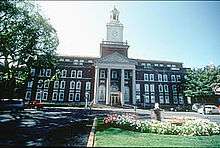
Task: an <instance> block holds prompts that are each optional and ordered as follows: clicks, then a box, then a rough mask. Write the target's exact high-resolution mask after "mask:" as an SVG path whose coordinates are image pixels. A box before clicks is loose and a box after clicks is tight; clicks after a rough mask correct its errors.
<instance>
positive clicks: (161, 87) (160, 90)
mask: <svg viewBox="0 0 220 148" xmlns="http://www.w3.org/2000/svg"><path fill="white" fill-rule="evenodd" d="M158 89H159V92H163V85H162V84H159V85H158Z"/></svg>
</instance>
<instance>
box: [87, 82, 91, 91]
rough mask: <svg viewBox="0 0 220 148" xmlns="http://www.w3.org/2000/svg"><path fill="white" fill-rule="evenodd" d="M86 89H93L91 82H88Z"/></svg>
mask: <svg viewBox="0 0 220 148" xmlns="http://www.w3.org/2000/svg"><path fill="white" fill-rule="evenodd" d="M86 90H91V82H86Z"/></svg>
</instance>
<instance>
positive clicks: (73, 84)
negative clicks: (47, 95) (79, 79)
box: [70, 81, 75, 89]
mask: <svg viewBox="0 0 220 148" xmlns="http://www.w3.org/2000/svg"><path fill="white" fill-rule="evenodd" d="M70 89H75V81H71V82H70Z"/></svg>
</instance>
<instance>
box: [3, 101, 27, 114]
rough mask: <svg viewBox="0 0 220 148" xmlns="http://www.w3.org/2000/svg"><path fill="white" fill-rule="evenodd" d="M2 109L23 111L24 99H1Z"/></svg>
mask: <svg viewBox="0 0 220 148" xmlns="http://www.w3.org/2000/svg"><path fill="white" fill-rule="evenodd" d="M0 110H2V111H22V110H24V101H23V99H1V100H0Z"/></svg>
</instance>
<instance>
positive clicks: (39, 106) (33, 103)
mask: <svg viewBox="0 0 220 148" xmlns="http://www.w3.org/2000/svg"><path fill="white" fill-rule="evenodd" d="M27 108H36V109H42V108H43V104H42V103H41V102H40V101H36V100H34V101H30V102H29V103H28V104H27Z"/></svg>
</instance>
